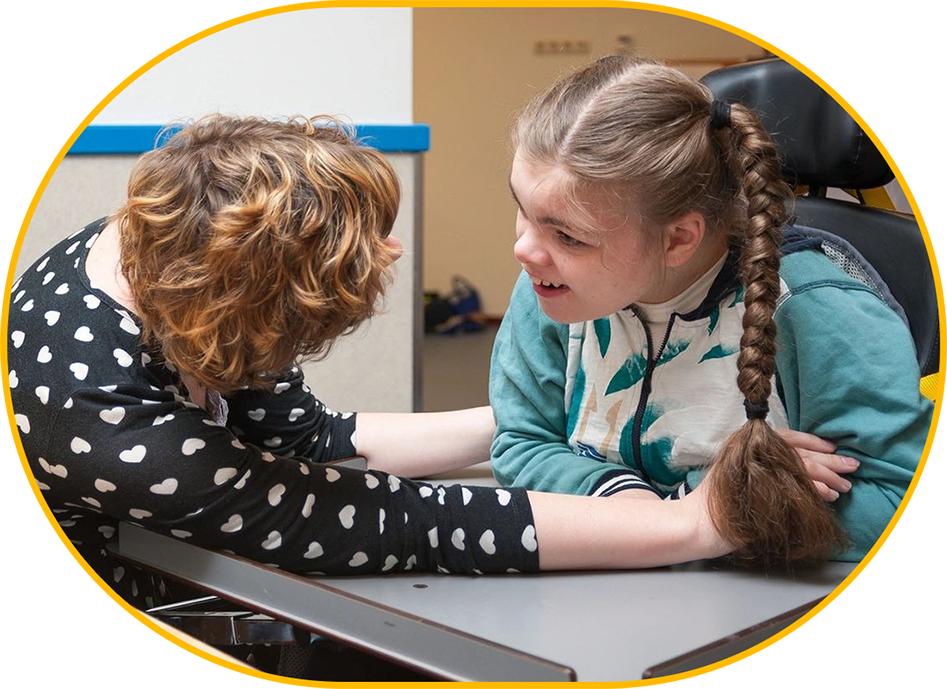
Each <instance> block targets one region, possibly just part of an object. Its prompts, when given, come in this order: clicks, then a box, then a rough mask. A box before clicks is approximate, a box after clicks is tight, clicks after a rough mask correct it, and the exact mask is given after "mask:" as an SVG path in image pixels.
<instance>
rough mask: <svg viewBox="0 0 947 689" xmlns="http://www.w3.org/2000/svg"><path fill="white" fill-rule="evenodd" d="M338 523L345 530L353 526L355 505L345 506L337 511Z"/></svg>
mask: <svg viewBox="0 0 947 689" xmlns="http://www.w3.org/2000/svg"><path fill="white" fill-rule="evenodd" d="M339 523H341V524H342V527H343V528H345V529H351V528H352V526H353V525H354V524H355V505H346V506H345V507H343V508H342V509H341V510H340V511H339Z"/></svg>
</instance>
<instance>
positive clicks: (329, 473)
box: [326, 467, 342, 483]
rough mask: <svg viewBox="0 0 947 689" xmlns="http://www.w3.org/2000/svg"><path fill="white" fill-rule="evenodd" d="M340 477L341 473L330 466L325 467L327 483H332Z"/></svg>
mask: <svg viewBox="0 0 947 689" xmlns="http://www.w3.org/2000/svg"><path fill="white" fill-rule="evenodd" d="M340 478H342V474H340V473H339V472H338V471H336V470H335V469H333V468H332V467H326V481H328V482H329V483H334V482H336V481H338V480H339V479H340Z"/></svg>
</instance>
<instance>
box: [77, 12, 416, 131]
mask: <svg viewBox="0 0 947 689" xmlns="http://www.w3.org/2000/svg"><path fill="white" fill-rule="evenodd" d="M156 11H160V10H156ZM411 33H412V29H411V9H410V8H322V9H309V10H299V11H296V12H286V13H283V14H278V15H272V16H268V17H262V18H260V19H254V20H253V21H250V22H246V23H244V24H238V25H237V26H232V27H230V28H227V29H225V30H223V31H220V32H218V33H216V34H212V35H210V36H207V37H205V38H203V39H201V40H200V41H198V42H196V43H194V44H192V45H190V46H188V47H187V48H184V49H183V50H181V51H179V52H177V53H175V54H174V55H171V56H170V57H168V58H166V59H165V60H164V61H162V62H161V63H160V64H159V65H157V66H155V67H153V68H152V69H151V70H149V71H148V72H145V73H144V74H143V75H142V76H141V77H139V78H138V79H137V80H136V81H135V82H134V83H132V84H130V85H129V86H128V87H127V88H126V89H125V90H124V91H123V92H122V93H120V94H119V95H118V96H117V97H116V98H115V100H114V101H112V102H111V103H110V104H109V105H108V106H106V107H105V109H104V110H103V111H102V112H101V113H99V115H98V117H96V119H95V123H96V124H142V123H143V124H163V123H165V122H168V121H171V120H176V119H180V118H187V117H193V116H195V115H199V114H203V113H208V112H218V111H219V112H227V113H231V114H240V115H250V114H253V115H262V116H265V117H286V116H290V115H295V114H304V115H315V114H344V115H346V116H348V117H350V118H351V119H352V120H353V121H354V122H357V123H360V124H373V123H383V124H407V123H410V122H411V121H412V120H411V112H412V111H411V102H412V93H411V71H412V60H411V40H412V38H411Z"/></svg>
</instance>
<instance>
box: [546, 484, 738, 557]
mask: <svg viewBox="0 0 947 689" xmlns="http://www.w3.org/2000/svg"><path fill="white" fill-rule="evenodd" d="M529 500H530V505H531V506H532V510H533V519H534V522H535V524H536V539H537V541H538V543H539V566H540V568H541V569H546V570H559V569H638V568H646V567H659V566H665V565H672V564H678V563H681V562H689V561H691V560H702V559H707V558H714V557H720V556H722V555H725V554H727V553H728V552H730V550H731V549H732V548H731V547H730V546H729V545H728V544H727V543H726V542H724V541H723V540H722V539H721V538H720V536H719V535H718V534H717V533H716V531H715V530H714V529H713V527H712V525H711V523H710V519H709V517H707V514H706V509H705V506H704V505H702V504H701V501H700V500H693V501H687V500H674V501H663V500H662V501H650V500H607V499H600V498H586V497H579V496H574V495H557V494H552V493H532V492H531V493H530V494H529Z"/></svg>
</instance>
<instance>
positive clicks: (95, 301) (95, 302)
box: [82, 294, 102, 309]
mask: <svg viewBox="0 0 947 689" xmlns="http://www.w3.org/2000/svg"><path fill="white" fill-rule="evenodd" d="M82 301H84V302H85V305H86V306H87V307H89V308H90V309H97V308H99V304H101V303H102V301H101V300H100V299H99V298H98V297H97V296H95V295H94V294H87V295H85V296H84V297H82Z"/></svg>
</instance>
